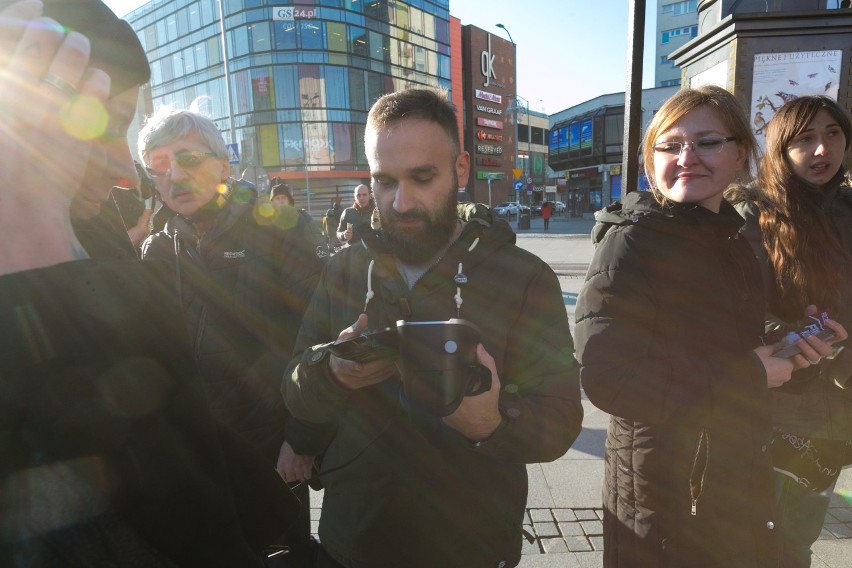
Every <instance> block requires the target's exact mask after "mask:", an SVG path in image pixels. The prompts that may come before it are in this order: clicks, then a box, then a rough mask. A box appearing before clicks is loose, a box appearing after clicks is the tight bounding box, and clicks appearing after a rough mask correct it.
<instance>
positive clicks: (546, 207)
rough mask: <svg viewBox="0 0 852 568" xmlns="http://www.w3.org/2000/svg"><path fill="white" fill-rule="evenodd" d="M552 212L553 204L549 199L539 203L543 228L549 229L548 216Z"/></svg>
mask: <svg viewBox="0 0 852 568" xmlns="http://www.w3.org/2000/svg"><path fill="white" fill-rule="evenodd" d="M552 213H553V205H552V204H551V203H550V201H545V202H544V203H542V204H541V218H542V220H543V221H544V230H545V231H548V230H550V216H551V215H552Z"/></svg>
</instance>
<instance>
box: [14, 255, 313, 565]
mask: <svg viewBox="0 0 852 568" xmlns="http://www.w3.org/2000/svg"><path fill="white" fill-rule="evenodd" d="M166 268H167V267H166V266H160V264H159V263H153V264H152V263H142V262H139V261H138V260H133V261H129V262H102V261H90V260H89V261H79V262H69V263H65V264H60V265H57V266H53V267H50V268H44V269H39V270H32V271H26V272H21V273H16V274H10V275H6V276H2V277H0V329H2V330H3V332H2V333H0V360H2V362H3V363H2V366H3V379H2V381H0V447H2V452H0V493H2V495H3V506H2V507H0V526H2V527H3V530H2V531H0V565H2V566H21V567H28V568H29V567H35V566H38V567H42V566H81V567H84V566H85V567H101V566H129V567H137V566H138V567H140V568H141V567H163V566H169V567H174V566H187V567H194V566H220V567H222V568H230V567H233V566H247V567H250V566H258V567H262V566H263V564H262V563H261V561H260V559H259V556H256V555H255V553H254V552H253V550H256V551H259V550H261V549H262V548H263V547H264V546H265V545H267V544H269V543H270V542H272V540H273V539H274V538H276V537H277V536H278V535H280V534H281V533H282V532H283V531H284V530H285V529H286V527H287V525H288V524H289V521H290V520H291V519H292V518H294V516H295V513H296V510H297V507H298V503H297V502H296V501H295V498H294V497H293V496H292V494H291V493H290V492H289V491H288V490H287V489H286V487H285V486H284V485H283V484H282V483H281V482H280V478H278V476H277V474H276V473H275V472H274V470H273V469H272V468H270V467H269V465H268V463H267V462H266V460H264V459H263V458H262V457H261V456H260V455H259V454H257V452H256V451H254V450H253V449H252V448H250V447H247V446H246V445H243V446H241V445H240V444H239V443H235V440H234V439H233V438H231V437H225V438H223V437H221V435H222V434H223V432H221V431H220V430H218V429H217V428H216V427H215V425H214V422H213V420H212V418H211V415H210V411H209V408H208V406H207V397H206V395H205V393H204V388H203V386H202V383H201V381H200V380H199V379H198V375H197V372H196V370H195V367H194V365H193V362H192V357H191V351H190V349H189V345H188V343H187V341H186V339H185V334H183V333H182V332H181V327H182V325H183V324H182V322H181V319H180V316H179V314H180V310H179V308H178V305H177V302H176V301H175V299H174V295H173V293H172V292H171V290H170V289H168V290H167V289H165V288H164V286H163V278H164V276H165V275H166V274H167V272H166V270H164V269H166ZM226 452H227V453H226ZM225 463H228V464H229V465H228V467H227V468H226V466H225ZM232 464H234V465H232ZM232 490H235V491H237V492H238V493H239V495H237V494H236V493H234V492H232Z"/></svg>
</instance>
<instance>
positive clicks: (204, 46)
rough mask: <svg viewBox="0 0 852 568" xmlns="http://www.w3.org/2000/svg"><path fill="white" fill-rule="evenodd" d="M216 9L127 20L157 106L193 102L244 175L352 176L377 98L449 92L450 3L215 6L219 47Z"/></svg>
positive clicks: (164, 11)
mask: <svg viewBox="0 0 852 568" xmlns="http://www.w3.org/2000/svg"><path fill="white" fill-rule="evenodd" d="M219 5H220V0H175V1H168V2H161V1H159V0H153V1H152V2H150V3H148V4H145V5H144V6H142V7H140V8H138V9H137V10H135V11H134V12H132V13H130V14H129V15H127V19H128V21H129V22H130V23H131V25H132V26H133V28H134V29H135V30H136V33H137V35H138V36H139V38H140V39H141V41H142V45H143V46H144V48H145V50H146V52H147V54H148V59H149V61H150V62H151V67H152V79H151V88H150V94H151V103H152V105H153V108H157V107H159V106H161V105H172V106H175V107H178V108H188V107H189V106H190V105H191V104H194V106H195V108H197V109H199V110H201V111H202V112H204V113H205V114H206V115H208V116H210V117H211V118H212V119H213V120H214V121H215V122H216V124H217V125H218V126H219V128H220V130H221V131H222V133H223V136H224V137H225V140H226V141H227V142H230V143H237V144H239V150H240V160H241V162H240V164H239V167H240V168H246V167H252V166H253V167H255V168H256V169H257V170H259V171H263V172H264V173H265V174H270V173H273V174H274V173H279V172H283V173H287V172H299V171H301V172H305V171H307V172H309V173H305V174H304V177H305V183H309V182H308V179H307V178H308V177H311V176H310V172H320V171H321V172H334V171H340V172H341V173H342V174H343V173H344V172H346V176H344V177H350V178H351V177H352V172H355V171H363V172H366V170H367V161H366V157H365V155H364V148H363V141H362V139H363V133H364V124H365V121H366V115H367V111H368V109H369V108H370V105H372V103H373V102H374V101H375V100H376V99H377V98H378V97H380V96H381V95H383V94H385V93H388V92H392V91H396V90H400V89H403V88H405V87H407V86H410V85H428V86H433V87H440V88H444V89H447V90H450V32H449V30H450V28H449V0H413V1H410V2H400V1H396V0H290V3H289V4H286V3H271V2H270V0H221V5H222V7H223V9H224V15H225V16H224V29H225V32H224V42H223V37H222V35H223V34H222V33H221V24H220V18H219ZM223 44H224V45H223ZM225 58H227V67H228V75H229V79H230V84H229V85H226V78H225V65H224V62H225ZM229 95H230V100H229ZM231 121H233V123H232V122H231ZM232 126H233V131H234V139H231V130H232ZM284 177H285V178H286V177H288V176H286V175H285V176H284ZM317 177H318V178H322V179H329V178H333V177H334V176H333V174H332V175H329V174H324V175H323V176H317ZM361 177H366V175H363V176H361ZM317 183H320V182H317ZM313 185H316V184H313ZM326 185H327V184H326Z"/></svg>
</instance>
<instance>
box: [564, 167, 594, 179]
mask: <svg viewBox="0 0 852 568" xmlns="http://www.w3.org/2000/svg"><path fill="white" fill-rule="evenodd" d="M593 177H598V168H597V167H596V166H595V167H591V168H583V169H582V170H574V171H572V172H568V179H579V178H593Z"/></svg>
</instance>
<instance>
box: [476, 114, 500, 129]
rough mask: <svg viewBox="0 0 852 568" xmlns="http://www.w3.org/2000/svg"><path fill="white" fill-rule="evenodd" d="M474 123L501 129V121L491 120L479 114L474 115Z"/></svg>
mask: <svg viewBox="0 0 852 568" xmlns="http://www.w3.org/2000/svg"><path fill="white" fill-rule="evenodd" d="M476 125H477V126H484V127H486V128H496V129H497V130H503V123H502V122H501V121H499V120H493V119H491V118H482V117H481V116H478V117H476Z"/></svg>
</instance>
